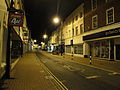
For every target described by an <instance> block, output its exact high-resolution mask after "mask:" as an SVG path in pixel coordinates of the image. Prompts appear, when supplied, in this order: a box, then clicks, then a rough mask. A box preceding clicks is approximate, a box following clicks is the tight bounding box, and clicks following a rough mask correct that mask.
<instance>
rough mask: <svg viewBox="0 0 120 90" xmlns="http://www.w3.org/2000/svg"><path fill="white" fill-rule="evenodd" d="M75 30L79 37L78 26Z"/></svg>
mask: <svg viewBox="0 0 120 90" xmlns="http://www.w3.org/2000/svg"><path fill="white" fill-rule="evenodd" d="M75 29H76V35H78V26H77V27H76V28H75Z"/></svg>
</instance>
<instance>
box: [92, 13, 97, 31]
mask: <svg viewBox="0 0 120 90" xmlns="http://www.w3.org/2000/svg"><path fill="white" fill-rule="evenodd" d="M97 27H98V18H97V15H95V16H93V17H92V29H96V28H97Z"/></svg>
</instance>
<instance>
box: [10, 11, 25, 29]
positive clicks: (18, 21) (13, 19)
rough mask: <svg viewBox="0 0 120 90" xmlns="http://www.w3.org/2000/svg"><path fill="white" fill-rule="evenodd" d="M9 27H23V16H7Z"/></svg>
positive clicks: (18, 14) (16, 14)
mask: <svg viewBox="0 0 120 90" xmlns="http://www.w3.org/2000/svg"><path fill="white" fill-rule="evenodd" d="M8 22H9V26H19V27H22V26H23V14H22V13H10V14H9V21H8Z"/></svg>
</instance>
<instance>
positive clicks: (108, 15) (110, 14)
mask: <svg viewBox="0 0 120 90" xmlns="http://www.w3.org/2000/svg"><path fill="white" fill-rule="evenodd" d="M106 22H107V24H111V23H114V8H113V7H112V8H110V9H108V10H106Z"/></svg>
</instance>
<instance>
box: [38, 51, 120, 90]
mask: <svg viewBox="0 0 120 90" xmlns="http://www.w3.org/2000/svg"><path fill="white" fill-rule="evenodd" d="M36 55H37V56H38V57H39V60H40V61H41V62H42V63H43V64H44V65H45V66H46V67H47V68H48V69H49V72H51V73H52V74H53V75H54V77H56V78H57V79H59V80H60V81H61V82H62V83H63V84H64V85H65V86H66V87H67V88H68V89H69V90H89V89H90V90H120V87H119V83H120V75H119V74H118V73H116V72H109V71H105V70H101V69H98V68H95V67H90V66H86V65H83V64H80V63H77V62H75V61H73V60H70V59H66V58H63V57H62V56H61V57H60V56H57V55H51V54H50V53H46V52H44V51H37V52H36Z"/></svg>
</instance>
